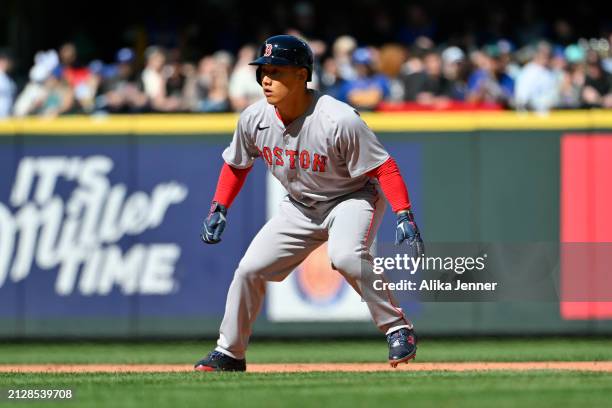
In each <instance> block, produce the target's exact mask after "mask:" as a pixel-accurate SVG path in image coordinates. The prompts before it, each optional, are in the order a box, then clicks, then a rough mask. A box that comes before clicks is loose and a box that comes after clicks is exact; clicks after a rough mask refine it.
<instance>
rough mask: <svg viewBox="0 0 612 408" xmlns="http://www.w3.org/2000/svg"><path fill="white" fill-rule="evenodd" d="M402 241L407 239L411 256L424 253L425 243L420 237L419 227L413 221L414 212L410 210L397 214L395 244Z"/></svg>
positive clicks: (414, 256)
mask: <svg viewBox="0 0 612 408" xmlns="http://www.w3.org/2000/svg"><path fill="white" fill-rule="evenodd" d="M404 241H407V243H408V246H409V247H410V249H411V252H412V257H413V258H416V257H419V256H422V255H425V245H424V244H423V240H422V239H421V233H420V232H419V227H417V225H416V222H415V221H414V214H413V213H412V211H410V210H408V211H402V212H400V213H398V214H397V228H396V230H395V245H400V244H401V243H402V242H404Z"/></svg>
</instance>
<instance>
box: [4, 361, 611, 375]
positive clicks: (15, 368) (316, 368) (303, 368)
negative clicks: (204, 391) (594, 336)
mask: <svg viewBox="0 0 612 408" xmlns="http://www.w3.org/2000/svg"><path fill="white" fill-rule="evenodd" d="M532 370H561V371H591V372H612V361H571V362H569V361H568V362H566V361H537V362H459V363H442V362H436V363H417V362H411V363H408V364H401V365H399V366H398V367H397V368H391V367H389V364H386V363H309V364H304V363H302V364H300V363H296V364H249V366H248V369H247V371H248V372H251V373H293V372H295V373H298V372H380V371H391V372H393V371H450V372H460V371H532ZM188 371H193V367H192V366H189V365H184V364H4V365H0V372H2V373H100V372H104V373H110V372H125V373H128V372H129V373H140V372H142V373H145V372H148V373H152V372H188ZM203 375H206V374H203Z"/></svg>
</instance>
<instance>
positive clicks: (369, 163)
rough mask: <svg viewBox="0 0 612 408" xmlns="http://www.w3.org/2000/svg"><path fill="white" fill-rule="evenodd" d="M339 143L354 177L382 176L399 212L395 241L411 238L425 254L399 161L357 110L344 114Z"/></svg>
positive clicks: (413, 245)
mask: <svg viewBox="0 0 612 408" xmlns="http://www.w3.org/2000/svg"><path fill="white" fill-rule="evenodd" d="M336 145H337V147H338V151H339V152H340V154H341V157H342V158H343V159H344V161H345V163H346V166H347V168H348V171H349V173H350V174H351V177H359V176H362V175H367V176H369V177H372V178H376V179H378V182H379V184H380V186H381V188H382V190H383V193H384V194H385V196H386V197H387V200H388V201H389V203H390V204H391V208H393V211H394V212H395V213H396V214H397V229H396V234H395V243H396V244H397V245H399V244H401V243H402V242H404V241H407V242H408V245H409V246H410V248H412V252H413V256H421V255H423V254H424V245H423V240H422V239H421V233H420V232H419V228H418V227H417V224H416V222H415V219H414V214H413V213H412V211H411V205H410V198H409V196H408V189H407V188H406V183H404V179H403V178H402V175H401V174H400V171H399V168H398V166H397V163H395V160H393V158H391V157H390V156H389V153H388V152H387V151H386V150H385V148H384V146H383V145H382V143H381V142H380V140H378V138H377V137H376V135H375V134H374V132H373V131H372V130H371V129H370V128H369V126H368V125H367V124H366V123H365V122H364V121H363V120H362V119H361V116H360V115H359V113H358V112H357V111H355V110H354V111H353V114H348V115H344V116H342V117H341V118H340V120H339V122H338V130H337V141H336Z"/></svg>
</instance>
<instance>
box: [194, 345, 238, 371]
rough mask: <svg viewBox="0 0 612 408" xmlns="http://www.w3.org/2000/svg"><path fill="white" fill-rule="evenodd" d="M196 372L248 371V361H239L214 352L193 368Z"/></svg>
mask: <svg viewBox="0 0 612 408" xmlns="http://www.w3.org/2000/svg"><path fill="white" fill-rule="evenodd" d="M193 368H194V370H195V371H246V360H245V359H242V360H238V359H235V358H232V357H230V356H228V355H225V354H223V353H221V352H219V351H216V350H213V351H211V352H210V353H208V355H207V356H206V358H204V359H202V360H200V361H198V362H197V363H195V365H194V366H193Z"/></svg>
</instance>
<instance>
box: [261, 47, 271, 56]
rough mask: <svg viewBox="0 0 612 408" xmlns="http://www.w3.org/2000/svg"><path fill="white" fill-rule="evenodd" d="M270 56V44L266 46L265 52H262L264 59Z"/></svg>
mask: <svg viewBox="0 0 612 408" xmlns="http://www.w3.org/2000/svg"><path fill="white" fill-rule="evenodd" d="M270 55H272V44H266V50H265V51H264V55H263V56H264V57H269V56H270Z"/></svg>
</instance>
